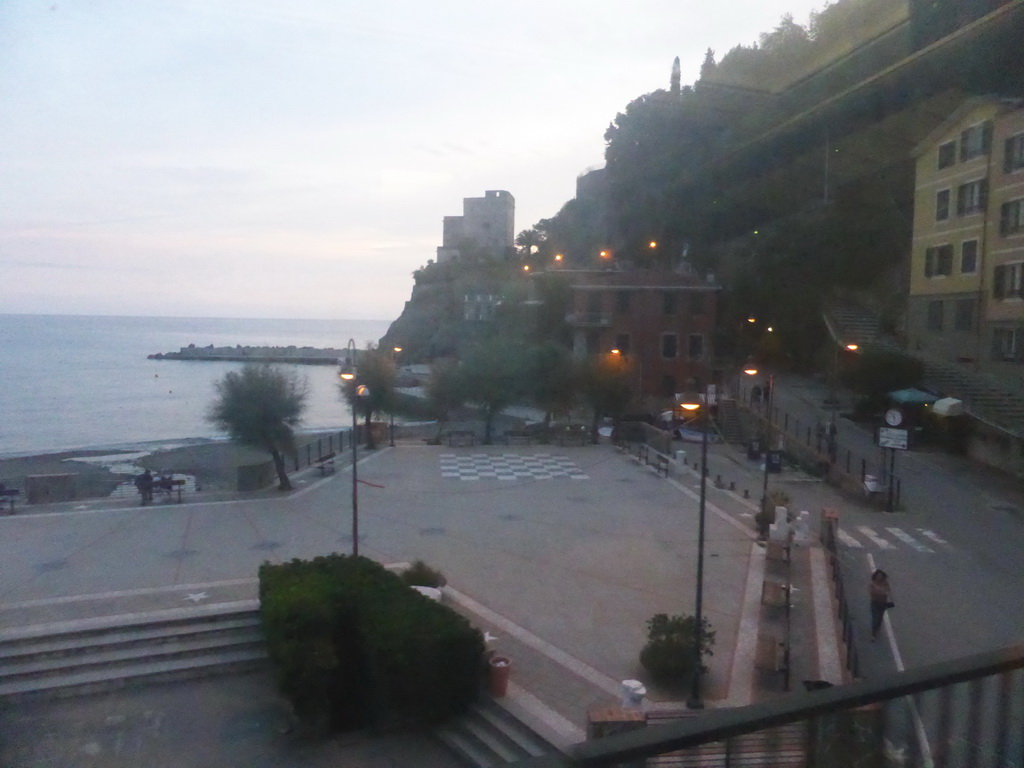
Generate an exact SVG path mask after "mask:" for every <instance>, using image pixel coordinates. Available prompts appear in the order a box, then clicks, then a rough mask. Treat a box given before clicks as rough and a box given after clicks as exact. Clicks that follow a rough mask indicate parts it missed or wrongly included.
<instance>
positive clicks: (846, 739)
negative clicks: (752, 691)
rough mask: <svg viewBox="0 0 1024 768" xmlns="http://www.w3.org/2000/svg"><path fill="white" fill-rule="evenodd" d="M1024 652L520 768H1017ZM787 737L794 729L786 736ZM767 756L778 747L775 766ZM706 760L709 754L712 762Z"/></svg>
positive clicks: (819, 694)
mask: <svg viewBox="0 0 1024 768" xmlns="http://www.w3.org/2000/svg"><path fill="white" fill-rule="evenodd" d="M1022 670H1024V646H1013V647H1009V648H1002V649H999V650H995V651H991V652H988V653H982V654H978V655H975V656H970V657H966V658H961V659H957V660H954V661H947V662H942V663H939V664H932V665H929V666H926V667H920V668H917V669H912V670H907V671H906V672H900V673H894V674H890V675H885V676H881V677H879V678H877V679H873V680H861V681H858V682H854V683H851V684H849V685H843V686H835V687H832V688H827V689H822V690H817V691H809V692H794V693H791V694H788V695H784V696H780V697H778V698H776V699H773V700H771V701H768V702H764V703H761V704H754V705H751V706H747V707H737V708H733V709H708V710H704V711H703V712H702V713H701V714H699V715H696V716H692V717H687V718H683V719H679V720H676V721H670V722H664V723H662V724H657V725H655V724H653V723H654V720H653V719H652V720H651V724H649V725H648V726H647V727H646V728H640V729H637V730H633V731H628V732H623V733H616V734H614V735H611V736H606V737H604V738H599V739H593V740H590V741H585V742H581V743H579V744H576V745H574V746H573V747H571V748H569V750H568V754H557V755H547V756H544V757H539V758H534V759H531V760H527V761H523V762H521V763H518V764H519V765H523V766H530V767H531V768H570V767H571V766H587V767H589V766H614V765H644V764H645V763H644V761H645V760H648V759H649V758H658V760H657V761H653V760H652V761H651V763H650V764H652V765H653V764H656V765H659V766H669V765H676V766H687V765H689V766H711V765H713V766H723V768H724V767H726V766H729V767H735V768H740V767H741V766H754V765H757V766H774V765H793V766H795V765H800V766H806V768H854V766H871V767H872V768H882V767H883V766H901V767H903V768H925V766H927V767H928V768H1006V767H1007V766H1020V765H1024V672H1022ZM792 724H802V726H803V727H802V729H800V732H802V733H803V734H804V735H803V737H802V738H803V744H802V747H801V749H800V750H799V752H797V751H796V750H795V749H794V747H793V745H792V744H791V743H787V745H786V746H785V751H784V752H782V751H781V750H782V746H781V745H779V746H777V747H773V746H772V744H773V740H772V739H764V740H761V741H759V742H758V743H759V746H758V747H757V749H746V750H745V749H742V746H743V744H744V743H747V744H749V743H750V741H751V735H752V734H758V733H760V732H764V731H768V730H769V729H779V728H780V727H784V726H789V725H792ZM791 732H792V731H791ZM773 749H779V750H780V752H779V753H778V756H777V759H776V757H775V756H773V752H772V750H773ZM712 755H715V757H714V759H712Z"/></svg>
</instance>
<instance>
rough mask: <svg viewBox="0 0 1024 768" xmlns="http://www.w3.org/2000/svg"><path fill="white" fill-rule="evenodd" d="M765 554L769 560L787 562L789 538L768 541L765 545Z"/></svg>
mask: <svg viewBox="0 0 1024 768" xmlns="http://www.w3.org/2000/svg"><path fill="white" fill-rule="evenodd" d="M765 556H766V557H767V558H768V559H769V560H776V561H778V562H780V563H788V562H789V540H788V539H787V540H786V541H785V542H782V541H769V542H768V546H767V552H766V553H765Z"/></svg>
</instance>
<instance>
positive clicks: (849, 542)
mask: <svg viewBox="0 0 1024 768" xmlns="http://www.w3.org/2000/svg"><path fill="white" fill-rule="evenodd" d="M839 540H840V541H841V542H843V544H845V545H846V546H848V547H856V548H857V549H864V545H863V544H861V543H860V542H859V541H857V540H856V539H855V538H853V536H851V535H850V534H848V533H847V532H846V531H844V530H843V529H842V528H840V529H839Z"/></svg>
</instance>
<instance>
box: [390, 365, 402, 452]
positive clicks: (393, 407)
mask: <svg viewBox="0 0 1024 768" xmlns="http://www.w3.org/2000/svg"><path fill="white" fill-rule="evenodd" d="M401 351H402V348H401V347H392V348H391V365H392V366H393V367H395V369H396V371H397V367H398V353H399V352H401ZM391 388H392V392H391V394H392V400H394V384H392V386H391ZM390 444H391V447H392V448H394V447H395V404H394V402H392V403H391V440H390Z"/></svg>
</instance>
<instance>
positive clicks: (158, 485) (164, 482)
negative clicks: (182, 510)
mask: <svg viewBox="0 0 1024 768" xmlns="http://www.w3.org/2000/svg"><path fill="white" fill-rule="evenodd" d="M183 490H185V478H183V477H177V478H175V477H154V478H153V495H154V496H155V495H156V494H158V493H161V494H165V495H166V496H167V499H168V501H170V499H171V496H172V495H174V494H177V495H178V503H179V504H181V492H182V491H183Z"/></svg>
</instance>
